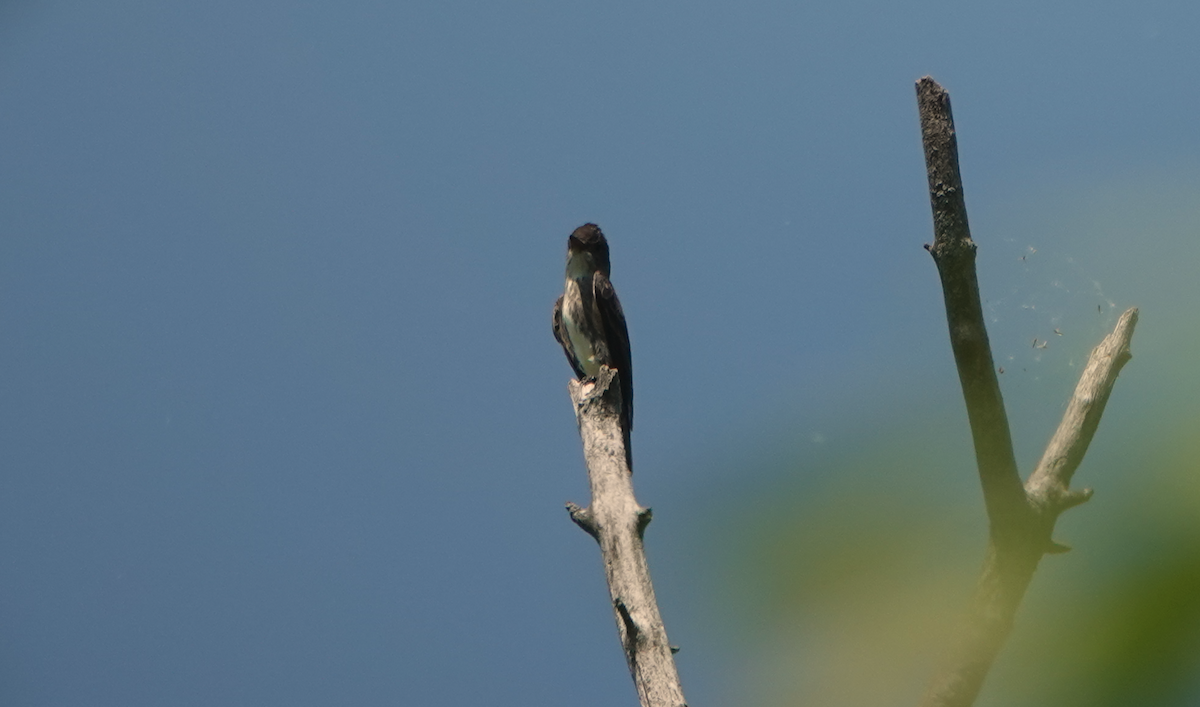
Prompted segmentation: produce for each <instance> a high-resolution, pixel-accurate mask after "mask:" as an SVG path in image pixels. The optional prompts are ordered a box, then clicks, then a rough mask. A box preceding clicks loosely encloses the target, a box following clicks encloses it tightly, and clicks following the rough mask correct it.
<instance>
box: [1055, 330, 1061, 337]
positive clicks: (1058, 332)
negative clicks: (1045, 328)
mask: <svg viewBox="0 0 1200 707" xmlns="http://www.w3.org/2000/svg"><path fill="white" fill-rule="evenodd" d="M1054 333H1055V334H1058V335H1059V336H1062V332H1061V331H1059V330H1058V329H1055V330H1054Z"/></svg>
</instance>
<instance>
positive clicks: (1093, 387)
mask: <svg viewBox="0 0 1200 707" xmlns="http://www.w3.org/2000/svg"><path fill="white" fill-rule="evenodd" d="M1137 320H1138V310H1137V308H1136V307H1132V308H1130V309H1128V310H1126V311H1125V313H1124V314H1122V315H1121V318H1120V319H1119V320H1118V321H1117V326H1116V328H1115V329H1113V331H1112V333H1111V334H1109V335H1108V336H1106V337H1105V338H1104V341H1102V342H1100V345H1099V346H1097V347H1096V348H1095V349H1093V350H1092V355H1091V357H1090V358H1088V362H1087V366H1086V367H1084V370H1083V375H1082V376H1080V378H1079V384H1078V385H1077V386H1075V394H1074V395H1073V396H1071V402H1070V403H1069V404H1068V405H1067V411H1066V412H1065V413H1064V414H1063V419H1062V422H1061V423H1060V424H1059V426H1058V430H1057V431H1056V432H1055V433H1054V437H1053V438H1051V440H1050V444H1049V445H1047V446H1046V453H1045V454H1043V455H1042V460H1041V461H1040V462H1038V465H1037V469H1036V470H1035V471H1034V472H1033V474H1032V475H1030V477H1029V481H1028V482H1027V483H1026V484H1025V492H1026V493H1028V494H1029V498H1030V500H1031V501H1033V502H1034V503H1043V504H1047V505H1049V506H1051V507H1053V508H1055V509H1057V511H1058V512H1061V511H1064V510H1066V509H1067V508H1070V507H1072V506H1077V505H1079V504H1080V503H1083V502H1084V501H1086V500H1088V499H1089V498H1091V495H1092V494H1091V491H1090V489H1084V490H1083V491H1076V492H1072V491H1070V490H1069V489H1070V486H1071V477H1072V476H1073V475H1074V474H1075V470H1076V469H1078V468H1079V463H1080V462H1082V461H1083V455H1084V454H1086V453H1087V450H1088V445H1090V444H1091V443H1092V436H1093V435H1095V434H1096V428H1097V427H1099V425H1100V416H1101V415H1103V414H1104V406H1105V405H1107V404H1108V396H1109V394H1110V393H1112V389H1113V385H1114V384H1116V382H1117V375H1118V374H1120V372H1121V369H1122V368H1124V367H1125V364H1126V363H1128V362H1129V359H1131V358H1133V355H1132V354H1130V353H1129V342H1130V340H1131V339H1132V338H1133V329H1134V327H1135V326H1137Z"/></svg>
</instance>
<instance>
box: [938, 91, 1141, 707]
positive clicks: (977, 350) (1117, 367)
mask: <svg viewBox="0 0 1200 707" xmlns="http://www.w3.org/2000/svg"><path fill="white" fill-rule="evenodd" d="M917 103H918V106H919V109H920V116H921V136H922V141H923V142H924V146H925V164H926V168H927V171H928V177H929V199H930V204H931V206H932V208H933V226H934V242H933V244H932V245H928V246H926V248H927V249H928V250H929V252H930V254H931V255H933V259H934V262H935V263H936V264H937V268H938V275H939V276H940V278H941V281H942V294H943V297H944V299H945V303H946V319H947V323H948V324H949V329H950V343H951V348H952V349H953V351H954V361H955V365H956V366H957V368H958V376H959V381H960V383H961V384H962V389H963V398H964V400H965V401H966V405H967V417H968V419H969V421H970V424H971V435H972V437H973V439H974V443H975V460H976V464H977V466H978V469H979V478H980V482H981V485H982V486H983V494H984V503H985V506H986V508H987V514H988V524H989V538H988V548H987V553H986V556H985V558H984V565H983V571H982V572H981V574H980V578H979V583H978V585H977V586H976V589H975V595H974V597H973V598H972V600H971V606H970V609H969V610H968V612H967V615H966V617H965V618H964V620H963V622H962V625H961V627H960V629H959V635H958V637H957V638H956V640H955V642H954V645H953V646H952V647H951V649H950V650H949V651H947V656H946V658H945V660H944V661H943V663H942V665H941V666H940V667H939V668H938V670H937V672H936V673H935V675H934V677H933V679H932V680H931V681H930V682H929V684H928V686H927V688H926V691H925V694H924V695H923V697H922V699H921V705H922V707H951V706H953V707H966V706H967V705H970V704H972V703H973V702H974V701H975V698H976V696H978V694H979V690H980V688H981V687H982V686H983V681H984V678H986V677H987V673H988V670H989V669H990V668H991V666H992V663H993V662H994V661H995V659H996V655H997V654H998V653H999V651H1000V649H1001V647H1003V645H1004V641H1005V640H1006V639H1007V638H1008V635H1009V633H1010V632H1011V631H1012V626H1013V619H1014V617H1015V615H1016V612H1017V609H1018V607H1019V606H1020V604H1021V599H1022V598H1023V597H1024V596H1025V590H1026V589H1027V588H1028V587H1029V582H1030V581H1031V580H1032V579H1033V573H1034V571H1035V570H1036V569H1037V566H1038V563H1039V562H1040V561H1041V558H1042V555H1044V554H1046V553H1056V552H1063V551H1065V550H1067V549H1068V548H1066V547H1064V546H1062V545H1058V544H1057V543H1055V542H1054V541H1053V540H1052V538H1051V535H1052V533H1053V531H1054V525H1055V523H1056V522H1057V520H1058V516H1059V515H1060V514H1061V513H1062V512H1063V511H1065V510H1067V509H1068V508H1071V507H1074V506H1077V505H1079V504H1080V503H1083V502H1084V501H1087V500H1088V499H1089V498H1091V490H1090V489H1085V490H1082V491H1072V490H1071V489H1070V481H1071V477H1072V475H1073V474H1074V473H1075V470H1076V469H1077V468H1078V467H1079V464H1080V462H1081V461H1082V460H1083V456H1084V454H1085V453H1086V452H1087V448H1088V445H1089V444H1090V443H1091V441H1092V437H1093V435H1094V434H1095V432H1096V428H1097V426H1098V425H1099V424H1100V416H1101V415H1102V414H1103V412H1104V407H1105V405H1106V404H1107V402H1108V398H1109V395H1110V393H1111V392H1112V388H1113V385H1114V384H1115V383H1116V379H1117V375H1118V374H1119V373H1120V371H1121V368H1122V367H1123V366H1124V365H1125V363H1126V362H1128V361H1129V359H1130V358H1131V354H1130V353H1129V342H1130V339H1131V338H1132V336H1133V329H1134V326H1135V325H1136V324H1137V309H1130V310H1128V311H1126V312H1125V313H1124V314H1123V315H1122V316H1121V318H1120V320H1119V321H1118V322H1117V326H1116V328H1115V329H1114V330H1113V332H1112V333H1111V334H1109V335H1108V336H1107V337H1106V338H1105V339H1104V341H1103V342H1101V344H1100V345H1099V346H1097V347H1096V348H1095V349H1094V350H1093V351H1092V354H1091V357H1090V358H1089V360H1088V364H1087V366H1086V367H1085V368H1084V372H1083V375H1082V376H1081V377H1080V380H1079V384H1078V385H1077V386H1076V388H1075V394H1074V395H1073V396H1072V398H1071V401H1070V403H1069V404H1068V406H1067V411H1066V413H1065V414H1064V415H1063V419H1062V422H1061V423H1060V424H1059V427H1058V430H1057V432H1056V433H1055V435H1054V437H1053V438H1052V439H1051V440H1050V444H1049V445H1048V447H1047V449H1046V452H1045V454H1044V455H1043V457H1042V461H1041V462H1040V463H1039V464H1038V466H1037V469H1036V470H1035V471H1034V473H1033V474H1031V475H1030V478H1029V481H1028V482H1027V483H1025V484H1022V483H1021V479H1020V475H1019V473H1018V471H1017V465H1016V461H1015V457H1014V456H1013V450H1012V438H1011V435H1010V432H1009V428H1008V418H1007V416H1006V414H1005V411H1004V401H1003V398H1002V397H1001V395H1000V384H999V381H998V380H997V377H996V369H995V366H994V365H993V362H992V354H991V348H990V346H989V344H988V339H987V329H986V327H985V325H984V320H983V311H982V308H981V306H980V302H979V284H978V280H977V278H976V274H975V243H974V242H973V241H972V240H971V233H970V229H969V227H968V224H967V210H966V202H965V200H964V198H963V189H962V177H961V174H960V172H959V167H958V143H957V138H956V136H955V130H954V118H953V115H952V114H951V111H950V96H949V94H948V93H947V92H946V91H945V89H943V88H942V87H941V86H939V85H938V84H937V83H936V82H935V81H934V80H933V79H932V78H929V77H925V78H923V79H921V80H920V81H918V82H917Z"/></svg>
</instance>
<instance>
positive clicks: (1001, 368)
mask: <svg viewBox="0 0 1200 707" xmlns="http://www.w3.org/2000/svg"><path fill="white" fill-rule="evenodd" d="M996 370H997V371H998V372H999V373H1000V374H1001V375H1003V374H1004V366H1001V367H1000V368H997V369H996Z"/></svg>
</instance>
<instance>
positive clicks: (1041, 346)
mask: <svg viewBox="0 0 1200 707" xmlns="http://www.w3.org/2000/svg"><path fill="white" fill-rule="evenodd" d="M1033 342H1034V343H1033V346H1034V348H1037V349H1044V348H1046V347H1047V346H1049V345H1050V342H1049V341H1043V342H1042V343H1040V344H1039V343H1037V339H1034V340H1033Z"/></svg>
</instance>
